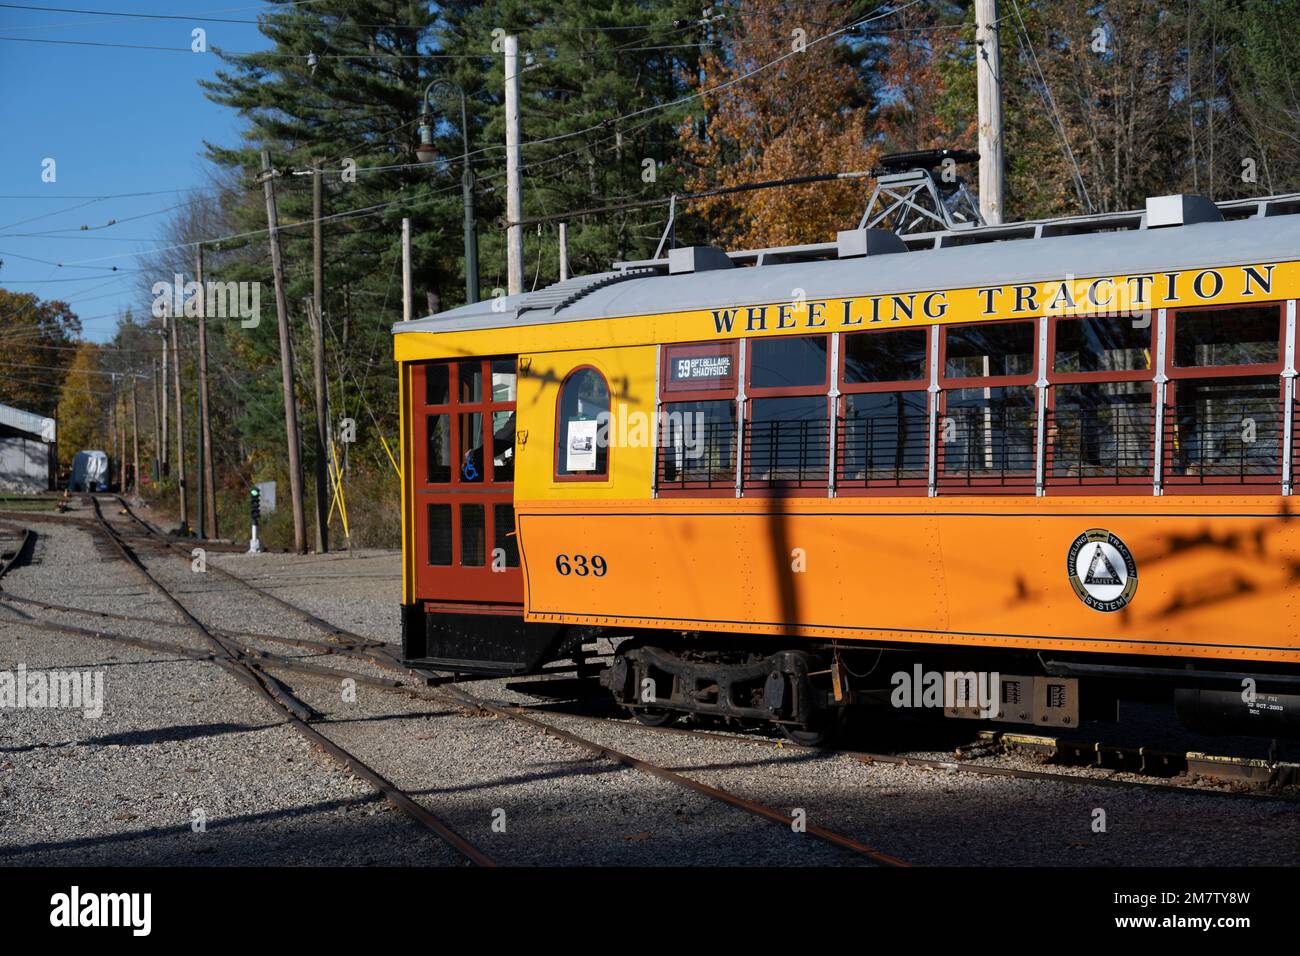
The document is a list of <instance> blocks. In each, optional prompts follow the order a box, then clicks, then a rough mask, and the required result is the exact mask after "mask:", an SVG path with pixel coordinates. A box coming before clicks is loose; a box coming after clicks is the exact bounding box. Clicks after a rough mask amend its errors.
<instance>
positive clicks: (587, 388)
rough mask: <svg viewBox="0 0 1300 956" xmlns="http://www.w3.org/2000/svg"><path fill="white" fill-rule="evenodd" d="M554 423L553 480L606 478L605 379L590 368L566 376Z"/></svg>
mask: <svg viewBox="0 0 1300 956" xmlns="http://www.w3.org/2000/svg"><path fill="white" fill-rule="evenodd" d="M555 419H556V420H555V476H556V478H559V479H569V480H604V479H606V478H608V477H609V441H608V430H609V385H608V384H607V383H606V382H605V376H603V375H601V374H600V372H598V371H596V370H595V369H594V368H592V367H591V366H590V365H585V366H583V367H581V368H578V369H574V370H573V371H572V372H570V373H569V376H568V378H566V379H565V380H564V384H562V385H561V386H560V397H559V401H558V410H557V413H556V416H555ZM602 426H603V427H602Z"/></svg>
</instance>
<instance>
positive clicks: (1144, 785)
mask: <svg viewBox="0 0 1300 956" xmlns="http://www.w3.org/2000/svg"><path fill="white" fill-rule="evenodd" d="M563 715H564V717H566V718H568V719H571V720H580V721H584V722H588V723H605V724H608V723H613V724H615V725H616V726H619V727H628V728H631V729H634V730H638V731H649V732H651V733H661V734H678V735H681V736H686V737H695V738H699V739H706V740H716V741H719V742H725V743H738V744H746V745H748V746H767V747H771V746H774V744H773V741H771V740H769V739H765V738H764V739H760V738H756V737H743V736H740V735H734V734H724V733H718V732H716V731H708V730H693V729H691V728H688V727H665V726H660V727H652V726H649V725H647V724H642V723H639V722H638V721H635V720H615V719H613V718H608V717H596V716H592V715H590V714H574V713H569V712H563ZM775 746H778V747H781V748H783V749H793V750H805V751H809V752H815V753H823V754H828V755H831V756H839V757H847V758H849V759H851V760H856V761H858V762H859V763H863V764H866V765H868V766H870V765H871V764H877V763H879V764H891V765H895V766H904V767H916V768H920V769H926V770H940V771H945V772H955V773H970V774H977V775H980V776H991V777H1014V778H1017V779H1021V780H1039V781H1043V782H1048V783H1069V784H1074V785H1076V786H1094V787H1114V788H1122V789H1130V790H1147V791H1157V792H1165V793H1190V794H1195V795H1197V796H1203V797H1224V798H1230V799H1237V798H1243V797H1249V798H1253V799H1259V800H1280V801H1285V802H1289V803H1290V802H1296V798H1295V797H1291V796H1288V795H1285V794H1277V793H1267V792H1260V791H1252V790H1211V789H1208V788H1206V787H1197V786H1189V785H1186V784H1174V783H1159V782H1155V781H1148V780H1116V779H1114V778H1112V777H1096V776H1090V775H1088V774H1086V773H1077V774H1071V773H1054V772H1052V771H1049V770H1026V769H1021V768H1019V767H997V766H990V765H988V764H976V763H967V762H964V761H957V760H942V759H936V758H932V757H912V756H907V755H904V754H886V753H874V752H870V751H864V750H837V749H833V748H827V747H806V746H804V745H802V744H796V743H793V742H791V741H789V740H781V741H777V742H776V743H775Z"/></svg>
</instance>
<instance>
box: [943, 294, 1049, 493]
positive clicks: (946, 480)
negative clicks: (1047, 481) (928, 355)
mask: <svg viewBox="0 0 1300 956" xmlns="http://www.w3.org/2000/svg"><path fill="white" fill-rule="evenodd" d="M1040 318H1041V317H1032V318H1031V317H1026V318H1015V319H1000V320H998V321H996V322H954V323H952V324H948V325H941V326H940V327H939V362H938V370H939V409H938V421H937V423H936V427H937V428H938V429H939V433H940V434H939V438H940V440H938V441H936V442H935V447H934V458H935V461H934V480H935V492H936V494H943V493H945V492H958V493H960V492H969V491H971V490H972V489H979V490H980V492H981V493H984V494H1009V495H1017V494H1025V493H1029V494H1034V493H1035V486H1034V485H1035V481H1036V479H1037V464H1036V463H1035V464H1034V465H1033V466H1032V467H1030V468H1029V469H1028V470H1027V471H1023V472H1020V471H1011V472H1005V473H1003V474H1000V475H998V476H996V477H988V478H984V477H966V476H957V477H948V476H945V474H944V470H943V465H944V454H945V444H944V442H943V441H942V440H941V439H942V431H943V422H944V419H945V418H946V417H947V415H948V394H949V392H950V391H952V390H955V389H966V388H1017V387H1025V386H1028V387H1029V388H1030V389H1031V390H1033V391H1032V392H1031V393H1032V394H1033V397H1034V403H1033V407H1034V416H1035V418H1034V421H1035V425H1036V424H1037V415H1038V398H1037V394H1036V389H1035V386H1036V384H1037V382H1038V323H1039V321H1040ZM996 325H1028V326H1029V327H1030V329H1031V330H1032V332H1033V337H1032V341H1033V352H1032V354H1033V360H1032V361H1031V362H1030V365H1029V371H1028V372H1026V373H1024V374H1021V375H989V376H973V377H972V376H953V377H949V376H948V374H947V369H948V336H949V335H950V334H951V333H952V332H953V331H956V330H958V329H968V328H990V327H992V326H996ZM1031 450H1032V452H1033V455H1034V456H1035V458H1036V457H1037V443H1035V444H1034V445H1032V446H1031ZM1008 475H1011V476H1014V477H1013V478H1010V479H1009V478H1008Z"/></svg>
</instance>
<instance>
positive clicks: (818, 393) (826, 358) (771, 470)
mask: <svg viewBox="0 0 1300 956" xmlns="http://www.w3.org/2000/svg"><path fill="white" fill-rule="evenodd" d="M828 345H829V339H828V337H827V336H825V335H811V336H798V337H788V338H787V337H781V338H765V339H751V340H749V341H748V343H747V348H748V349H749V352H748V356H747V361H748V363H749V364H748V377H749V383H748V388H747V389H746V396H747V398H748V399H749V401H748V403H747V408H748V410H747V413H746V414H747V421H746V422H745V456H744V460H745V488H746V489H749V490H756V491H776V490H782V489H796V488H821V489H825V488H826V487H827V481H828V478H829V468H830V411H829V406H828V404H827V401H828V400H827V382H828V381H829V378H830V368H829V366H830V352H829V349H828Z"/></svg>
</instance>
